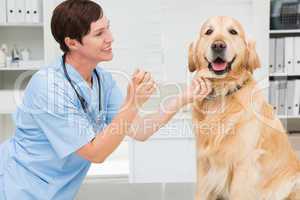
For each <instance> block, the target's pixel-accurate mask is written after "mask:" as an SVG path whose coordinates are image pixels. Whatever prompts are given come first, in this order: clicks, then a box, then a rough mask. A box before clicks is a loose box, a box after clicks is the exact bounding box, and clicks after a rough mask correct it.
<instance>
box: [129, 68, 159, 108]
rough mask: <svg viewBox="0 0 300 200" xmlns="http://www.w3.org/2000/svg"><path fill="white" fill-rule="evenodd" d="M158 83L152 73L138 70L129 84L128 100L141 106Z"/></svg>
mask: <svg viewBox="0 0 300 200" xmlns="http://www.w3.org/2000/svg"><path fill="white" fill-rule="evenodd" d="M155 89H156V84H155V81H154V80H153V78H152V77H151V74H150V73H149V72H145V71H143V70H136V71H135V73H134V74H133V75H132V79H131V83H130V84H129V85H128V89H127V97H126V102H127V103H128V104H129V105H131V106H134V107H135V108H140V107H141V106H142V105H143V104H144V103H145V102H146V101H147V100H148V99H149V98H150V96H151V95H152V94H153V92H154V91H155Z"/></svg>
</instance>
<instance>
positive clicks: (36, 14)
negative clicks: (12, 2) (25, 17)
mask: <svg viewBox="0 0 300 200" xmlns="http://www.w3.org/2000/svg"><path fill="white" fill-rule="evenodd" d="M41 10H42V6H41V0H31V21H32V23H40V22H41Z"/></svg>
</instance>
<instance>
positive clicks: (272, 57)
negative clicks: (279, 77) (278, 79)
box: [269, 38, 276, 74]
mask: <svg viewBox="0 0 300 200" xmlns="http://www.w3.org/2000/svg"><path fill="white" fill-rule="evenodd" d="M275 44H276V43H275V38H270V40H269V50H270V52H269V73H270V74H272V73H274V72H275V49H276V45H275Z"/></svg>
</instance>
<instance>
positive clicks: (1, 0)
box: [0, 0, 6, 24]
mask: <svg viewBox="0 0 300 200" xmlns="http://www.w3.org/2000/svg"><path fill="white" fill-rule="evenodd" d="M5 23H6V0H0V24H5Z"/></svg>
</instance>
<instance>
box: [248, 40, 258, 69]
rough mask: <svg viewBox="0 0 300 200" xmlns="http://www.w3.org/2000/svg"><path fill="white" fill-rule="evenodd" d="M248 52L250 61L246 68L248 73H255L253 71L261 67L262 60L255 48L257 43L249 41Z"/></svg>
mask: <svg viewBox="0 0 300 200" xmlns="http://www.w3.org/2000/svg"><path fill="white" fill-rule="evenodd" d="M247 50H248V60H247V64H246V68H247V70H248V71H250V72H251V73H253V71H254V70H255V69H257V68H259V67H260V60H259V57H258V54H257V52H256V48H255V41H253V40H249V41H247Z"/></svg>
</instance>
